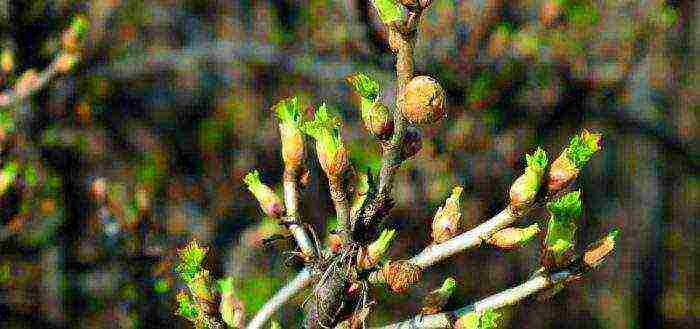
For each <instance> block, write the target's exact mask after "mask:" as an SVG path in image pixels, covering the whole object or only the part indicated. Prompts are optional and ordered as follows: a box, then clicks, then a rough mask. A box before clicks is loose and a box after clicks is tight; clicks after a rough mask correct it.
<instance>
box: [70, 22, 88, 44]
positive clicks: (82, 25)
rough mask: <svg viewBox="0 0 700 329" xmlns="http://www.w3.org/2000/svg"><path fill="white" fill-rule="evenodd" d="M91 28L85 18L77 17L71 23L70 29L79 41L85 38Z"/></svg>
mask: <svg viewBox="0 0 700 329" xmlns="http://www.w3.org/2000/svg"><path fill="white" fill-rule="evenodd" d="M89 28H90V22H89V21H88V20H87V18H85V17H84V16H75V17H73V20H72V21H71V23H70V29H71V31H73V33H75V36H76V37H78V39H82V38H83V37H85V34H86V33H87V31H88V29H89Z"/></svg>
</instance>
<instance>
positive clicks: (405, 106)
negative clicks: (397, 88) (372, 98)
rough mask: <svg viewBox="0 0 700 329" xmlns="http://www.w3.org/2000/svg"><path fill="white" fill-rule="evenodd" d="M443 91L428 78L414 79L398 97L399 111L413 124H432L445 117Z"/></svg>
mask: <svg viewBox="0 0 700 329" xmlns="http://www.w3.org/2000/svg"><path fill="white" fill-rule="evenodd" d="M445 99H446V96H445V91H444V90H443V89H442V87H441V86H440V84H439V83H438V82H437V81H436V80H435V79H433V78H431V77H429V76H417V77H414V78H413V79H412V80H411V81H410V82H409V83H408V84H407V85H406V87H404V89H403V90H402V92H401V95H400V96H399V101H398V103H399V104H398V105H399V109H400V110H401V113H402V114H403V116H404V117H405V118H406V119H408V121H410V122H411V123H413V124H432V123H435V122H437V121H439V120H440V119H442V118H443V117H445V115H446V104H445Z"/></svg>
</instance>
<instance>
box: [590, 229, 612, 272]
mask: <svg viewBox="0 0 700 329" xmlns="http://www.w3.org/2000/svg"><path fill="white" fill-rule="evenodd" d="M619 234H620V230H618V229H614V230H612V231H610V233H608V236H606V237H605V238H603V239H602V240H600V241H598V242H596V243H593V244H591V245H589V246H588V248H586V252H585V253H584V254H583V262H584V263H585V264H586V265H588V266H590V267H598V266H600V264H602V263H603V261H605V258H606V257H607V256H608V255H609V254H610V253H611V252H612V251H613V250H614V249H615V242H616V241H617V237H618V235H619Z"/></svg>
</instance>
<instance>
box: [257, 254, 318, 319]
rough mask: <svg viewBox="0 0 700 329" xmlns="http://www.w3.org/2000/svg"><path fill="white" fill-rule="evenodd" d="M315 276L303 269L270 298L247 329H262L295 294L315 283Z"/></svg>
mask: <svg viewBox="0 0 700 329" xmlns="http://www.w3.org/2000/svg"><path fill="white" fill-rule="evenodd" d="M312 279H313V276H312V275H311V271H310V270H309V269H308V268H305V269H303V270H302V271H301V272H299V273H298V274H297V276H296V277H295V278H294V279H292V281H289V282H288V283H287V285H285V286H284V287H283V288H282V289H280V290H279V291H278V292H277V293H276V294H275V295H274V296H272V298H270V299H269V300H268V301H267V302H266V303H265V305H263V306H262V308H260V310H259V311H258V313H257V314H255V317H253V319H252V320H250V322H249V323H248V326H246V329H260V328H262V327H263V326H264V325H265V323H266V322H267V320H269V319H270V317H271V316H272V314H274V313H275V312H276V311H277V310H278V309H279V308H280V307H282V305H284V303H286V302H287V301H288V300H289V299H291V298H292V297H293V296H294V295H295V294H297V293H298V292H299V291H301V290H302V289H304V288H306V287H307V286H308V285H310V284H311V282H312V281H313V280H312Z"/></svg>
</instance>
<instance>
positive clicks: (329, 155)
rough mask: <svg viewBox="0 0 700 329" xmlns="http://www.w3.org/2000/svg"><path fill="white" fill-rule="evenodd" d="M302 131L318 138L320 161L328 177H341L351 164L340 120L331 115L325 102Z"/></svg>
mask: <svg viewBox="0 0 700 329" xmlns="http://www.w3.org/2000/svg"><path fill="white" fill-rule="evenodd" d="M302 131H304V132H305V133H306V134H307V135H309V136H311V137H313V138H314V139H315V140H316V153H317V154H318V161H319V162H320V163H321V168H322V169H323V171H324V172H325V173H326V176H328V179H329V180H338V179H340V178H341V177H342V174H343V173H344V172H345V171H346V170H347V169H348V167H349V165H350V162H349V160H348V151H347V150H346V148H345V144H344V143H343V141H342V139H341V138H340V120H339V119H338V118H337V117H335V116H331V115H330V114H329V113H328V107H327V106H326V104H323V105H321V106H320V107H319V108H318V110H317V111H316V115H315V117H314V121H311V122H306V123H304V125H303V127H302Z"/></svg>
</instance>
